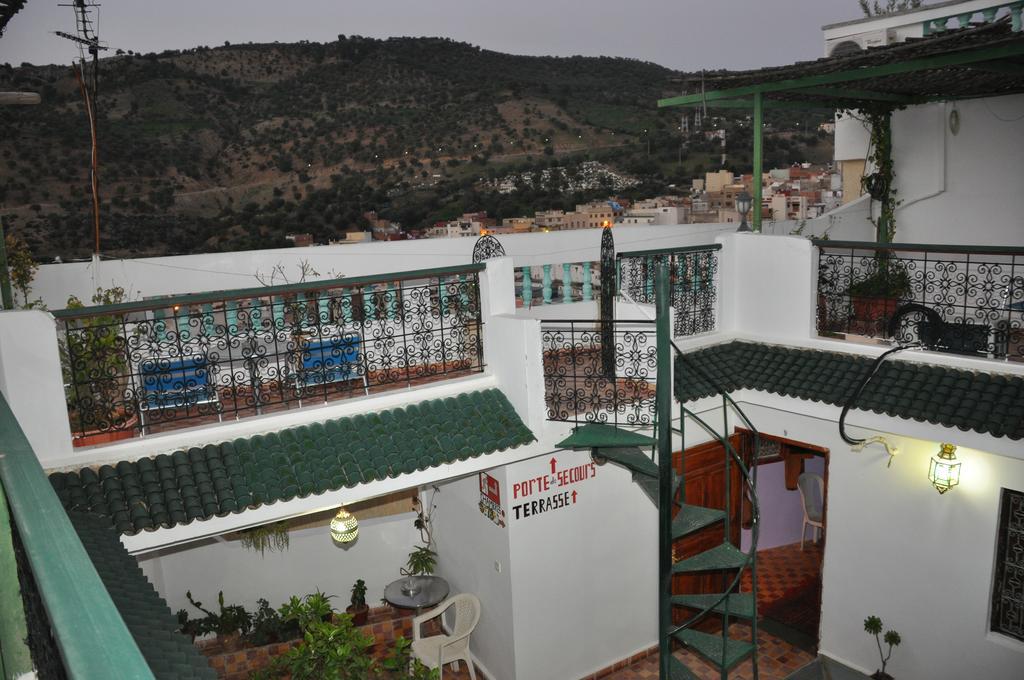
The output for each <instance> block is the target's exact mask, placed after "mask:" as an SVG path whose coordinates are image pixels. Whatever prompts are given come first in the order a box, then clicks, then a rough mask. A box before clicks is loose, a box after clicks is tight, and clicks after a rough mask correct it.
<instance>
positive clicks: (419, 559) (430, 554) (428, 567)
mask: <svg viewBox="0 0 1024 680" xmlns="http://www.w3.org/2000/svg"><path fill="white" fill-rule="evenodd" d="M436 566H437V553H436V552H434V551H433V550H431V549H430V548H428V547H426V546H423V545H421V546H417V547H416V548H414V549H413V551H412V552H411V553H409V561H408V562H406V564H405V567H403V568H402V569H399V572H400V573H401V574H402V575H403V576H416V575H419V574H423V575H428V574H433V573H434V567H436Z"/></svg>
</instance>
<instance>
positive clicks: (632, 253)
mask: <svg viewBox="0 0 1024 680" xmlns="http://www.w3.org/2000/svg"><path fill="white" fill-rule="evenodd" d="M721 249H722V244H721V243H705V244H703V245H699V246H678V247H674V248H655V249H653V250H629V251H626V252H623V253H616V254H615V257H648V256H652V255H670V254H672V253H699V252H704V251H707V250H721Z"/></svg>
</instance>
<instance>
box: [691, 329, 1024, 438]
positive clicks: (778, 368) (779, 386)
mask: <svg viewBox="0 0 1024 680" xmlns="http://www.w3.org/2000/svg"><path fill="white" fill-rule="evenodd" d="M872 362H873V359H872V358H871V357H862V356H855V355H851V354H843V353H840V352H824V351H819V350H811V349H797V348H793V347H780V346H777V345H766V344H762V343H753V342H740V341H737V342H730V343H726V344H722V345H714V346H712V347H705V348H703V349H700V350H696V351H693V352H689V353H687V354H686V355H685V356H677V358H676V374H675V391H676V396H677V397H679V398H680V399H681V400H683V401H691V400H693V399H698V398H700V397H706V396H710V395H712V394H717V393H718V389H717V388H716V387H714V386H713V384H712V382H710V381H709V380H708V379H707V378H710V379H711V380H713V381H714V382H715V383H717V384H718V386H719V388H721V389H723V390H726V391H729V392H732V391H735V390H737V389H743V388H746V389H754V390H760V391H762V392H772V393H775V394H781V395H783V396H787V397H798V398H800V399H809V400H811V401H820V402H824V403H827V404H834V405H836V406H842V405H843V404H844V403H845V401H846V399H848V398H849V397H850V395H852V394H853V391H854V390H856V389H857V384H858V383H859V382H860V380H861V379H862V378H863V377H864V376H865V375H866V374H867V372H868V371H869V370H870V368H871V364H872ZM853 407H854V408H857V409H860V410H862V411H873V412H875V413H882V414H885V415H890V416H894V417H897V418H907V419H909V420H917V421H920V422H928V423H933V424H935V425H945V426H947V427H956V428H959V429H961V430H964V431H968V430H974V431H976V432H981V433H983V434H990V435H992V436H994V437H1009V438H1010V439H1021V438H1024V378H1021V377H1019V376H1013V375H1005V374H996V373H982V372H977V371H965V370H961V369H955V368H947V367H945V366H935V365H926V364H920V363H916V362H911V361H901V360H899V359H896V358H893V359H888V360H886V361H885V362H884V363H883V364H882V365H881V367H880V368H879V369H878V372H877V373H876V374H875V375H874V377H873V378H872V379H871V381H870V382H869V383H868V385H867V387H866V388H865V389H864V392H863V393H862V394H861V396H860V398H859V399H858V400H857V401H856V403H855V404H854V405H853Z"/></svg>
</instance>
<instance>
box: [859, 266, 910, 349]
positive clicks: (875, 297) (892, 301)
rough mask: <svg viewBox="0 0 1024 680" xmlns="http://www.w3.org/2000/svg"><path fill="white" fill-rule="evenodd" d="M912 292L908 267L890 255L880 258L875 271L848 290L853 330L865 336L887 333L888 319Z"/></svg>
mask: <svg viewBox="0 0 1024 680" xmlns="http://www.w3.org/2000/svg"><path fill="white" fill-rule="evenodd" d="M910 292H911V285H910V274H909V273H908V272H907V267H906V265H905V264H904V263H903V262H901V261H900V260H894V259H892V258H890V257H888V256H887V255H879V256H878V258H877V260H876V261H875V268H874V270H873V271H872V272H871V273H870V274H869V275H868V276H867V277H865V278H863V279H861V280H860V281H856V282H854V283H853V284H851V285H850V287H849V288H848V289H847V290H846V294H847V295H848V296H849V298H850V306H851V307H852V316H853V318H852V320H851V322H850V330H852V331H853V332H855V333H863V334H865V335H880V334H884V333H886V327H887V326H888V322H889V318H890V317H892V315H893V314H895V313H896V309H897V308H898V307H899V306H900V302H901V300H904V299H906V298H908V297H909V296H910Z"/></svg>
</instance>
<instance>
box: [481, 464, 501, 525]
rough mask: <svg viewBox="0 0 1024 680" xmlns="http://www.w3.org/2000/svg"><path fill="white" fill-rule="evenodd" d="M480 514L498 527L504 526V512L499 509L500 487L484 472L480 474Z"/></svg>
mask: <svg viewBox="0 0 1024 680" xmlns="http://www.w3.org/2000/svg"><path fill="white" fill-rule="evenodd" d="M480 512H482V513H483V514H484V516H485V517H487V519H489V520H491V521H492V522H494V523H495V524H497V525H498V526H499V527H504V526H505V510H504V508H502V507H501V486H499V484H498V480H497V479H495V478H494V477H491V476H490V475H489V474H487V473H486V472H481V473H480Z"/></svg>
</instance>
